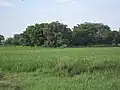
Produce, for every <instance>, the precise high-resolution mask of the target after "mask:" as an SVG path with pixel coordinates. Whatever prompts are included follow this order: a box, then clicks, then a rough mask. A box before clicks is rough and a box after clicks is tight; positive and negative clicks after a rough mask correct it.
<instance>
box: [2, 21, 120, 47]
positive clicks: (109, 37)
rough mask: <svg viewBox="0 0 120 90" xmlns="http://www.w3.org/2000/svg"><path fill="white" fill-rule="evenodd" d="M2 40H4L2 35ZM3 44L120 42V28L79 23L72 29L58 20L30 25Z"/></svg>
mask: <svg viewBox="0 0 120 90" xmlns="http://www.w3.org/2000/svg"><path fill="white" fill-rule="evenodd" d="M1 40H4V38H3V37H1V36H0V43H1ZM2 44H3V45H23V46H32V47H34V46H42V47H78V46H95V45H109V46H113V45H114V46H118V45H119V44H120V30H111V28H110V27H109V26H108V25H104V24H101V23H88V22H86V23H83V24H77V25H76V26H74V27H73V29H70V28H69V27H68V26H67V25H65V24H63V23H60V22H58V21H56V22H51V23H41V24H35V25H30V26H28V27H27V28H26V30H24V31H23V33H20V34H15V35H14V37H13V38H11V37H10V38H7V39H6V40H5V41H3V42H2Z"/></svg>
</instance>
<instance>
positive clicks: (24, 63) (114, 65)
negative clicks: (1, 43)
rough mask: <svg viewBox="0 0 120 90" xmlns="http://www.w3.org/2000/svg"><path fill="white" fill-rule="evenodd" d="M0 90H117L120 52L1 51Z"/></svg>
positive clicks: (89, 50)
mask: <svg viewBox="0 0 120 90" xmlns="http://www.w3.org/2000/svg"><path fill="white" fill-rule="evenodd" d="M1 73H3V75H0V90H120V48H119V47H111V48H110V47H109V48H98V47H97V48H65V49H52V48H39V47H35V48H30V47H0V74H1Z"/></svg>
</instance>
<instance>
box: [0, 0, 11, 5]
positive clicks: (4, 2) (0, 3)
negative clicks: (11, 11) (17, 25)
mask: <svg viewBox="0 0 120 90" xmlns="http://www.w3.org/2000/svg"><path fill="white" fill-rule="evenodd" d="M11 6H13V4H12V3H10V2H8V1H3V0H0V7H11Z"/></svg>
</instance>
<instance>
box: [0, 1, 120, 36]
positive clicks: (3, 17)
mask: <svg viewBox="0 0 120 90" xmlns="http://www.w3.org/2000/svg"><path fill="white" fill-rule="evenodd" d="M56 20H58V21H60V22H63V23H65V24H68V25H69V27H70V28H71V27H72V26H73V25H75V24H77V23H83V22H87V21H88V22H101V23H104V24H107V25H109V26H110V27H111V28H112V29H118V28H119V27H120V0H24V1H21V0H0V34H3V35H5V36H6V37H8V36H12V35H13V34H15V33H20V32H22V31H23V30H25V28H26V27H27V26H28V25H30V24H35V23H41V22H51V21H56Z"/></svg>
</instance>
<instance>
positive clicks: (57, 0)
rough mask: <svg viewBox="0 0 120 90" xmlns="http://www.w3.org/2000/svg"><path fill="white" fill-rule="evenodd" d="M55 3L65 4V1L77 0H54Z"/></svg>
mask: <svg viewBox="0 0 120 90" xmlns="http://www.w3.org/2000/svg"><path fill="white" fill-rule="evenodd" d="M55 1H56V2H57V3H61V4H65V3H76V2H77V0H55Z"/></svg>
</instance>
